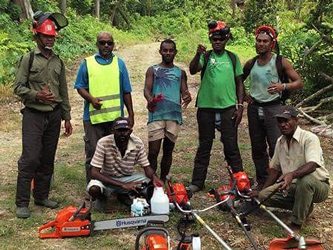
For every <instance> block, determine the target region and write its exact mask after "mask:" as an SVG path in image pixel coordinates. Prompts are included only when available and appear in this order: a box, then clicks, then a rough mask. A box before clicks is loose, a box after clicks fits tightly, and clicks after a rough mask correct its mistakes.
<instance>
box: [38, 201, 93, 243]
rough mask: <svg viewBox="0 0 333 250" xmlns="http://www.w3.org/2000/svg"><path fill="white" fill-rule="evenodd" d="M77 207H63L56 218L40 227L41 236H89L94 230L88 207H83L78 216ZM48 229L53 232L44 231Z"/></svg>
mask: <svg viewBox="0 0 333 250" xmlns="http://www.w3.org/2000/svg"><path fill="white" fill-rule="evenodd" d="M77 210H78V209H77V208H76V207H73V206H69V207H65V208H63V209H61V210H60V211H59V212H58V214H57V216H56V218H55V220H54V221H50V222H48V223H46V224H44V225H43V226H41V227H39V228H38V233H39V238H41V239H46V238H63V237H76V236H89V235H90V233H91V231H92V223H91V221H90V220H89V219H82V218H86V217H87V213H89V211H88V209H87V208H82V209H81V210H80V211H79V213H78V214H76V216H74V214H75V213H76V212H77ZM46 229H49V231H50V230H53V231H52V232H45V233H44V232H42V231H44V230H46Z"/></svg>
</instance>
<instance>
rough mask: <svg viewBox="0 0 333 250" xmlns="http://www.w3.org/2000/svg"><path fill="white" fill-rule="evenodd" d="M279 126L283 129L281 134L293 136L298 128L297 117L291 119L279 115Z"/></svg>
mask: <svg viewBox="0 0 333 250" xmlns="http://www.w3.org/2000/svg"><path fill="white" fill-rule="evenodd" d="M276 119H277V122H278V127H279V129H280V131H281V134H283V135H285V136H287V137H292V136H293V134H294V132H295V130H296V128H297V121H298V119H297V117H291V118H289V119H287V118H282V117H277V118H276Z"/></svg>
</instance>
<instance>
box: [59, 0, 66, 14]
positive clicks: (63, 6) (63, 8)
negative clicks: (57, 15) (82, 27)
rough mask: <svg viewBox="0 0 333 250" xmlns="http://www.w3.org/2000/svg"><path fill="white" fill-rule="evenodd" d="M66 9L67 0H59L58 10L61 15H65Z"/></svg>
mask: <svg viewBox="0 0 333 250" xmlns="http://www.w3.org/2000/svg"><path fill="white" fill-rule="evenodd" d="M66 9H67V1H66V0H61V3H60V10H61V13H62V14H63V15H66Z"/></svg>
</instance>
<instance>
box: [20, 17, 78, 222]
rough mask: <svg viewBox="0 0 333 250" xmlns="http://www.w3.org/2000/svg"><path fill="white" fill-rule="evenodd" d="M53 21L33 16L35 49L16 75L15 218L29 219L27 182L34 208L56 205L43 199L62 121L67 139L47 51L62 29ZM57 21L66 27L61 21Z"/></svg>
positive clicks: (66, 113) (63, 99) (65, 106)
mask: <svg viewBox="0 0 333 250" xmlns="http://www.w3.org/2000/svg"><path fill="white" fill-rule="evenodd" d="M59 15H61V14H59V13H56V15H54V14H51V13H45V14H44V13H41V12H38V13H37V15H35V16H34V23H33V33H34V39H35V41H36V43H37V48H35V50H33V51H31V52H30V53H28V54H26V55H24V56H23V57H22V59H21V62H20V63H19V66H18V69H17V74H16V80H15V88H14V92H15V94H17V95H18V96H19V97H21V99H22V101H23V103H24V105H25V107H24V109H22V111H21V113H22V115H23V119H22V147H23V150H22V155H21V157H20V159H19V161H18V176H17V190H16V206H17V208H16V216H17V217H18V218H28V217H30V210H29V208H28V206H29V201H30V186H31V181H32V180H34V189H33V197H34V199H35V204H36V205H39V206H44V207H48V208H56V207H58V203H57V202H55V201H51V200H49V199H48V195H49V190H50V182H51V178H52V174H53V170H54V157H55V153H56V149H57V144H58V139H59V135H60V127H61V120H64V121H65V124H64V126H65V135H66V136H70V135H71V134H72V125H71V123H70V119H71V116H70V105H69V100H68V92H67V83H66V76H65V66H64V64H63V62H62V61H61V59H60V58H59V57H58V56H57V55H56V54H54V52H53V50H52V48H53V46H54V42H55V37H56V34H57V32H56V31H58V30H60V29H61V28H63V26H62V27H61V26H58V25H57V26H56V25H55V23H58V22H56V19H55V18H56V17H59ZM62 18H63V19H65V20H66V22H67V19H66V18H65V17H64V16H62ZM66 25H67V24H66ZM66 25H65V26H66Z"/></svg>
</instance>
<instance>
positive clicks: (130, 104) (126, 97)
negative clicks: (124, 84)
mask: <svg viewBox="0 0 333 250" xmlns="http://www.w3.org/2000/svg"><path fill="white" fill-rule="evenodd" d="M123 98H124V103H125V106H126V109H127V113H128V119H129V123H130V126H131V127H133V126H134V111H133V102H132V95H131V93H124V94H123Z"/></svg>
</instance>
